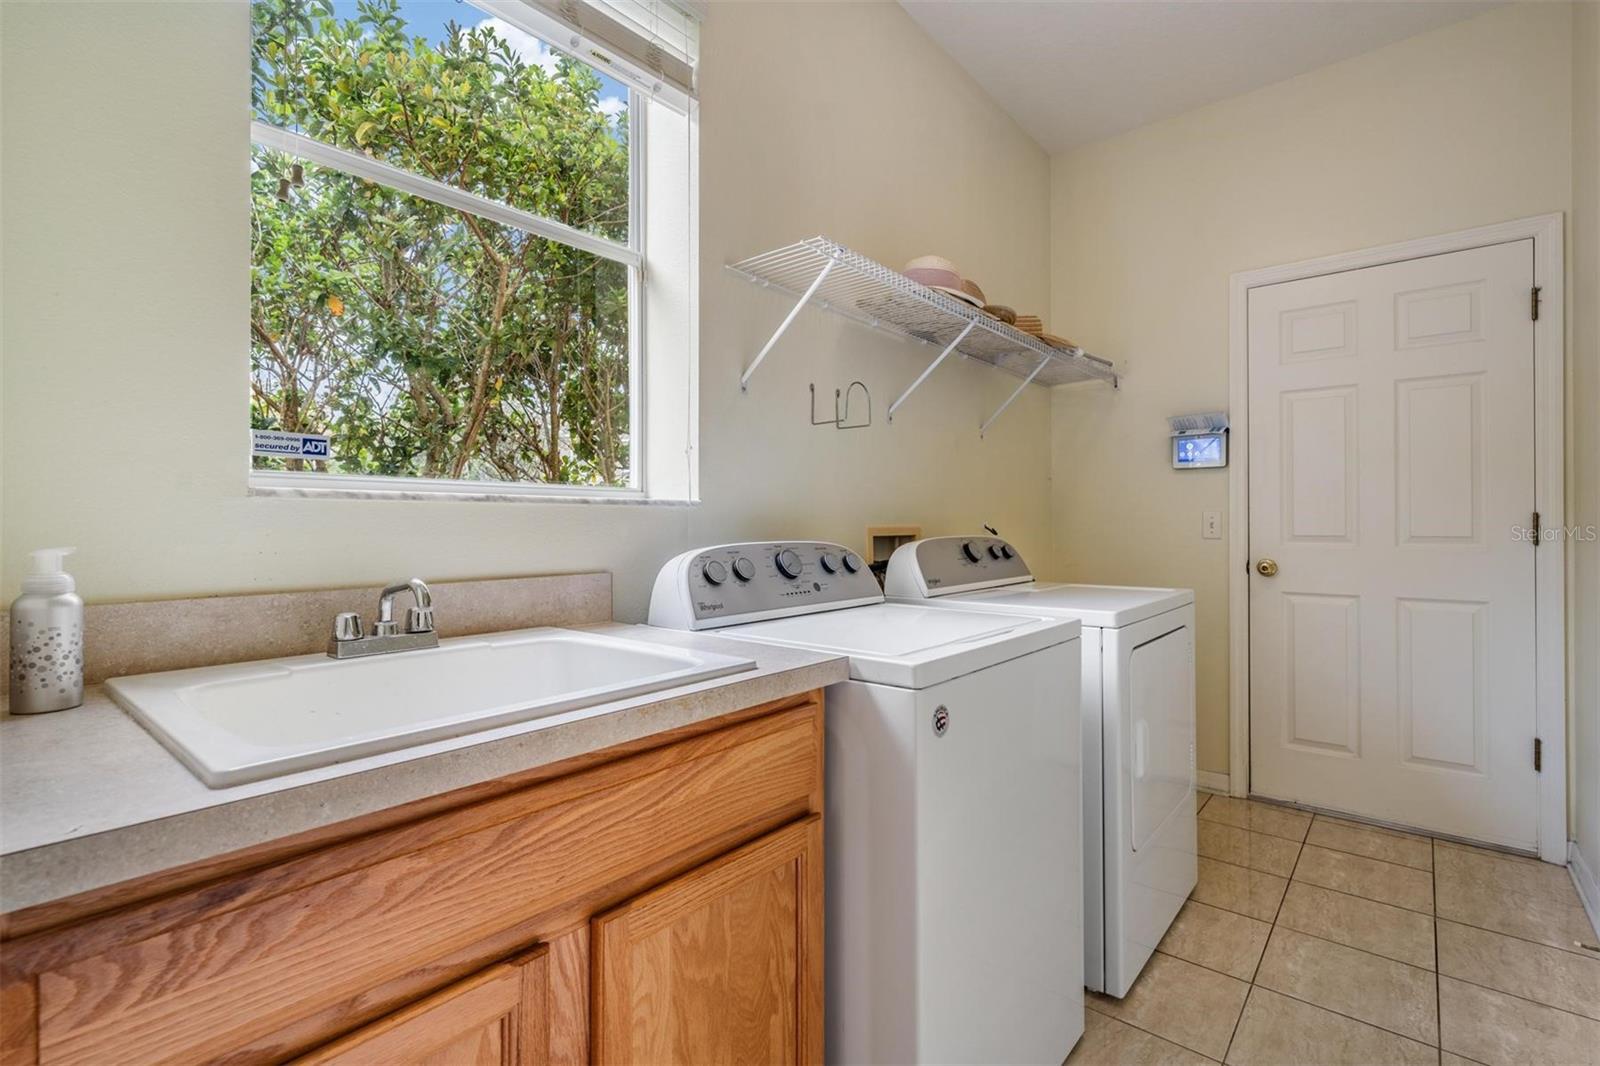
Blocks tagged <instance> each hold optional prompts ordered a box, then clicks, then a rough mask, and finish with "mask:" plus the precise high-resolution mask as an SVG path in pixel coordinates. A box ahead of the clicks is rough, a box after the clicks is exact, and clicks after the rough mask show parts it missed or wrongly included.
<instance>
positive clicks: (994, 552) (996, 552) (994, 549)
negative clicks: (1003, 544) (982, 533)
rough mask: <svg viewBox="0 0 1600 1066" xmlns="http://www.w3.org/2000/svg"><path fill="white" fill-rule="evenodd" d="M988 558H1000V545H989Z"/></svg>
mask: <svg viewBox="0 0 1600 1066" xmlns="http://www.w3.org/2000/svg"><path fill="white" fill-rule="evenodd" d="M989 558H991V559H998V558H1000V545H998V544H991V545H989Z"/></svg>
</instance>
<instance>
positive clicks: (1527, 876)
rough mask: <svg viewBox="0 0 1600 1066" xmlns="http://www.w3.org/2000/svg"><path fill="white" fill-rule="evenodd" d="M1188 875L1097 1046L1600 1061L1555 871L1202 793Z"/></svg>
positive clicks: (1586, 965) (1590, 965) (1280, 1058)
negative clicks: (1192, 875) (1196, 852)
mask: <svg viewBox="0 0 1600 1066" xmlns="http://www.w3.org/2000/svg"><path fill="white" fill-rule="evenodd" d="M1200 798H1201V800H1202V805H1201V807H1200V827H1199V829H1200V879H1199V884H1198V885H1196V887H1195V890H1194V892H1193V894H1192V895H1191V896H1190V897H1189V902H1188V903H1186V904H1185V905H1184V908H1183V910H1182V911H1181V912H1180V913H1179V914H1178V918H1177V920H1176V921H1175V922H1174V923H1173V926H1172V928H1171V930H1169V931H1168V933H1167V935H1166V938H1165V939H1163V940H1162V942H1161V946H1160V948H1159V949H1158V950H1157V952H1156V954H1154V955H1152V956H1151V958H1150V961H1149V963H1148V964H1147V965H1146V966H1145V969H1144V972H1143V973H1142V974H1140V976H1139V980H1138V981H1137V982H1135V983H1134V986H1133V988H1132V990H1130V991H1129V993H1128V995H1127V996H1126V997H1125V998H1124V999H1121V1000H1115V999H1110V998H1108V997H1106V996H1098V995H1092V994H1091V995H1090V996H1089V1002H1088V1007H1089V1009H1088V1011H1087V1012H1086V1016H1085V1027H1084V1034H1083V1039H1082V1040H1081V1041H1079V1043H1078V1046H1077V1047H1076V1048H1075V1049H1074V1050H1073V1052H1072V1055H1071V1057H1070V1058H1068V1059H1067V1062H1068V1063H1069V1064H1072V1066H1078V1064H1084V1066H1088V1064H1091V1063H1140V1064H1155V1063H1204V1062H1227V1063H1237V1064H1240V1066H1246V1064H1252V1063H1257V1064H1272V1066H1283V1064H1293V1063H1305V1064H1311V1063H1315V1064H1336V1063H1351V1064H1357V1063H1359V1064H1363V1066H1365V1064H1377V1063H1391V1062H1392V1063H1432V1064H1436V1066H1460V1064H1468V1063H1474V1062H1476V1063H1485V1064H1488V1066H1499V1064H1501V1063H1507V1064H1516V1066H1523V1064H1532V1063H1540V1064H1544V1063H1551V1064H1555V1063H1594V1064H1600V954H1596V953H1593V952H1588V951H1585V950H1583V949H1582V948H1579V947H1577V946H1576V945H1575V944H1574V941H1577V940H1582V941H1585V942H1589V943H1592V942H1594V940H1595V934H1594V931H1593V930H1592V929H1591V928H1590V927H1589V922H1588V918H1587V917H1586V915H1585V914H1584V911H1583V905H1582V904H1581V903H1580V902H1579V901H1578V894H1577V890H1576V889H1574V888H1573V885H1572V881H1571V879H1570V878H1569V877H1568V876H1567V871H1566V870H1564V869H1562V868H1560V867H1557V866H1551V865H1547V864H1545V863H1541V862H1538V861H1536V860H1533V859H1526V858H1522V857H1520V856H1514V855H1505V854H1501V853H1499V852H1494V851H1488V850H1485V849H1481V848H1472V847H1468V846H1466V845H1463V844H1452V843H1450V842H1448V841H1444V840H1434V839H1430V838H1428V837H1425V836H1416V835H1412V834H1409V833H1400V832H1394V831H1391V830H1387V829H1377V828H1374V827H1372V826H1366V825H1360V824H1357V823H1355V822H1347V821H1344V820H1342V819H1338V818H1331V817H1328V816H1326V815H1320V814H1319V815H1312V814H1309V813H1305V812H1302V811H1296V810H1291V809H1289V808H1285V807H1276V806H1272V805H1270V804H1265V803H1259V802H1253V801H1246V800H1238V799H1231V798H1228V797H1226V796H1207V795H1205V794H1202V795H1201V797H1200Z"/></svg>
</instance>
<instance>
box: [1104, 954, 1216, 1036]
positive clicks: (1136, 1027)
mask: <svg viewBox="0 0 1600 1066" xmlns="http://www.w3.org/2000/svg"><path fill="white" fill-rule="evenodd" d="M1163 954H1164V953H1163ZM1178 961H1179V962H1188V961H1189V960H1188V959H1179V960H1178ZM1140 976H1141V977H1142V976H1143V973H1142V972H1141V974H1140ZM1135 980H1137V978H1135ZM1084 1002H1085V1005H1087V1003H1088V1001H1087V1000H1085V1001H1084ZM1089 1009H1090V1010H1094V1012H1095V1013H1096V1014H1098V1015H1100V1016H1101V1017H1103V1018H1110V1019H1111V1020H1112V1021H1114V1022H1121V1023H1122V1024H1123V1025H1126V1026H1127V1027H1128V1028H1129V1029H1133V1030H1135V1031H1137V1032H1141V1033H1143V1034H1145V1035H1146V1036H1153V1037H1155V1038H1156V1039H1157V1040H1161V1041H1164V1042H1166V1043H1168V1044H1171V1045H1172V1046H1173V1047H1181V1048H1183V1050H1185V1051H1192V1052H1193V1053H1194V1054H1196V1055H1199V1056H1200V1057H1201V1058H1203V1059H1206V1060H1207V1061H1210V1062H1217V1063H1220V1062H1221V1061H1222V1060H1221V1059H1213V1058H1212V1057H1211V1056H1210V1055H1207V1054H1206V1053H1205V1052H1204V1051H1201V1050H1200V1049H1199V1048H1192V1047H1190V1046H1189V1045H1188V1044H1185V1043H1184V1042H1183V1041H1181V1040H1174V1039H1173V1038H1172V1037H1170V1036H1162V1035H1161V1034H1160V1033H1158V1032H1155V1031H1154V1030H1151V1029H1146V1028H1144V1027H1143V1026H1142V1025H1135V1024H1133V1023H1132V1022H1130V1021H1129V1020H1128V1019H1126V1018H1119V1017H1117V1016H1116V1015H1115V1014H1107V1013H1106V1012H1105V1011H1103V1010H1095V1008H1093V1007H1090V1008H1089ZM1224 1055H1226V1051H1224Z"/></svg>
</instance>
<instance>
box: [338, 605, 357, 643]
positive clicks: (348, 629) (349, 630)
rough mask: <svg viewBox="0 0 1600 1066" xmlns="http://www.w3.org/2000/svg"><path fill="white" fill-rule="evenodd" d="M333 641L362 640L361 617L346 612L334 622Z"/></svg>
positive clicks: (351, 612) (354, 613) (352, 612)
mask: <svg viewBox="0 0 1600 1066" xmlns="http://www.w3.org/2000/svg"><path fill="white" fill-rule="evenodd" d="M333 639H334V640H337V641H346V640H360V639H361V616H360V615H359V614H357V613H356V612H354V611H344V612H342V613H340V614H339V615H337V616H336V617H335V618H334V620H333Z"/></svg>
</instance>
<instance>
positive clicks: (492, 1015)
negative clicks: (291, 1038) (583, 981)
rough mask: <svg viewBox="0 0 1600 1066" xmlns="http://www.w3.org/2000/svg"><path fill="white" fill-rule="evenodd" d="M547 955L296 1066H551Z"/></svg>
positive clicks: (415, 1007)
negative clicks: (547, 1064)
mask: <svg viewBox="0 0 1600 1066" xmlns="http://www.w3.org/2000/svg"><path fill="white" fill-rule="evenodd" d="M549 957H550V956H549V952H548V951H547V950H546V949H544V948H542V947H541V948H539V949H538V950H537V951H534V952H531V953H529V954H528V955H524V956H523V957H522V958H520V959H517V960H514V961H512V962H508V963H502V964H500V965H498V966H492V967H490V968H489V969H487V970H484V971H483V972H482V973H478V974H474V975H473V976H471V977H468V978H466V979H465V980H463V981H458V982H456V983H455V984H453V985H451V986H449V987H448V988H445V989H443V990H441V991H439V992H436V993H434V994H433V995H431V996H429V997H428V998H427V999H424V1000H422V1001H421V1002H419V1003H414V1004H412V1005H411V1006H409V1007H405V1008H402V1009H401V1010H398V1011H396V1012H395V1013H394V1014H391V1015H389V1016H388V1017H387V1018H381V1019H379V1020H378V1021H375V1022H373V1023H372V1024H371V1025H367V1026H364V1027H362V1028H360V1029H357V1030H356V1031H355V1032H353V1033H351V1034H349V1035H348V1036H345V1037H343V1038H341V1039H339V1040H336V1041H334V1042H333V1043H331V1044H329V1045H327V1046H326V1047H322V1048H319V1049H317V1050H316V1051H313V1052H312V1053H311V1054H309V1055H306V1056H305V1057H303V1058H301V1059H298V1060H296V1066H536V1064H539V1063H543V1062H545V1061H546V1055H545V1044H546V1034H547V1033H548V1031H549V1026H548V1020H547V1018H546V1002H547V996H546V991H547V985H548V965H549Z"/></svg>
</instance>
